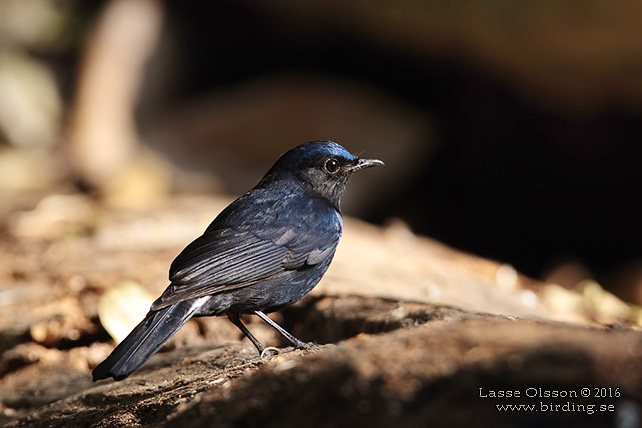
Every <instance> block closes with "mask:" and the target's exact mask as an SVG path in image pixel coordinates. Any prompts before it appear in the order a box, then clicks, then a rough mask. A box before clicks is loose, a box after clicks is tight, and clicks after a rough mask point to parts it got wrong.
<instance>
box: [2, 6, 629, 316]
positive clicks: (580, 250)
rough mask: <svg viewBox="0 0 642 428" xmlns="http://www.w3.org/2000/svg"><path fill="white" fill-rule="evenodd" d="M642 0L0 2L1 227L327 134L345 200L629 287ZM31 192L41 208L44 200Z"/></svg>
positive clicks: (416, 227) (534, 272)
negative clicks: (378, 165) (349, 156)
mask: <svg viewBox="0 0 642 428" xmlns="http://www.w3.org/2000/svg"><path fill="white" fill-rule="evenodd" d="M640 22H642V3H638V2H624V3H621V2H603V1H587V0H565V1H551V0H543V1H536V2H535V1H521V2H520V1H483V2H449V1H424V2H417V1H411V0H398V1H395V2H392V1H376V2H373V1H351V2H341V1H334V0H331V1H325V2H301V1H295V0H272V1H253V2H250V1H236V0H234V1H232V0H230V1H214V2H199V1H193V0H192V1H182V2H170V1H160V0H111V1H98V2H81V1H78V0H57V1H51V0H0V201H2V202H1V203H0V227H1V228H2V234H3V235H4V236H12V237H14V238H15V237H17V238H23V237H27V236H29V235H30V234H34V233H38V232H37V230H38V226H37V224H34V223H33V222H30V217H25V213H29V212H30V210H34V209H35V208H36V207H41V208H42V204H43V203H45V202H48V203H49V206H56V208H55V209H56V210H58V211H59V214H58V215H59V217H62V218H73V217H74V216H78V215H82V212H83V209H85V208H86V207H85V205H83V203H82V202H81V203H80V204H79V199H77V198H76V199H74V198H71V199H64V198H63V199H60V198H58V199H53V200H52V195H77V194H83V195H89V196H90V198H91V200H92V201H95V202H96V203H99V204H104V206H109V207H112V208H114V209H122V210H153V209H154V206H155V204H158V203H160V201H163V200H165V199H166V198H168V197H170V196H171V195H176V194H185V193H189V194H202V193H221V194H227V195H238V194H240V193H242V192H244V191H245V190H247V189H249V188H250V187H252V186H253V185H254V184H255V183H256V182H257V181H258V180H259V179H260V177H261V176H262V174H263V173H264V172H265V171H266V170H267V168H268V167H269V166H270V165H271V164H272V163H273V162H274V160H275V159H276V158H277V157H278V155H279V154H280V153H282V152H284V151H286V150H287V149H289V148H290V147H292V146H294V145H296V144H299V143H301V142H304V141H310V140H315V139H331V140H334V141H337V142H339V143H341V144H343V145H344V146H345V147H346V148H347V149H348V150H350V151H352V152H353V153H362V154H363V155H364V156H367V157H376V158H379V159H383V160H384V161H385V162H386V165H387V166H386V168H382V169H381V170H377V171H374V170H373V171H371V172H369V173H368V174H367V175H368V176H367V177H359V178H355V179H354V182H353V183H351V186H350V187H349V188H348V192H347V194H346V198H345V200H344V211H345V213H346V214H349V215H355V216H358V217H361V218H363V219H365V220H367V221H370V222H373V223H378V224H386V223H387V222H390V221H392V220H395V221H397V220H401V221H403V222H404V223H406V224H407V225H408V227H409V228H410V229H411V230H413V231H414V232H416V233H418V234H423V235H428V236H431V237H434V238H436V239H438V240H441V241H443V242H445V243H447V244H449V245H451V246H454V247H456V248H459V249H462V250H464V251H468V252H472V253H475V254H478V255H481V256H484V257H488V258H493V259H496V260H499V261H502V262H505V263H509V264H512V265H513V266H515V268H516V269H517V270H519V271H521V272H523V273H525V274H527V275H530V276H532V277H534V278H538V279H542V280H544V281H547V282H554V283H558V284H561V285H562V286H565V287H568V288H574V287H576V286H577V285H578V284H580V283H581V282H582V281H584V280H586V279H589V278H590V279H595V280H597V281H598V282H599V283H601V284H602V285H603V286H605V287H606V288H607V289H609V290H611V291H612V292H614V293H616V294H617V295H619V296H620V297H622V298H623V299H625V300H628V301H630V302H633V303H638V304H642V254H641V252H640V248H641V245H640V243H641V242H642V228H641V227H640V203H639V201H638V198H639V197H640V190H641V188H642V168H641V165H640V163H641V160H642V145H641V144H640V141H641V140H642V26H641V25H640ZM39 204H40V205H39Z"/></svg>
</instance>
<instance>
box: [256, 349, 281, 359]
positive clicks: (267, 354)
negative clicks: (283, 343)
mask: <svg viewBox="0 0 642 428" xmlns="http://www.w3.org/2000/svg"><path fill="white" fill-rule="evenodd" d="M280 352H281V351H280V350H279V348H275V347H274V346H268V347H267V348H265V349H263V350H262V351H261V358H269V357H273V356H275V355H278V354H279V353H280Z"/></svg>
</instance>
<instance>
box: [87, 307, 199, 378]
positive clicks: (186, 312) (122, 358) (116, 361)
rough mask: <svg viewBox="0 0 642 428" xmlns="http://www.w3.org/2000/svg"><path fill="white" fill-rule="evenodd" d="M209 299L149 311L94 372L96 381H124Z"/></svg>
mask: <svg viewBox="0 0 642 428" xmlns="http://www.w3.org/2000/svg"><path fill="white" fill-rule="evenodd" d="M205 300H207V298H205V297H201V298H199V299H194V300H187V301H184V302H179V303H175V304H173V305H170V306H167V307H165V308H162V309H159V310H157V311H149V312H148V313H147V316H145V319H144V320H142V321H141V322H140V323H139V324H138V325H137V326H136V327H135V328H134V329H133V330H132V332H131V333H129V335H128V336H127V337H126V338H125V340H123V341H122V342H120V344H118V346H116V349H114V350H113V351H112V353H111V354H110V355H109V356H108V357H107V358H106V359H105V361H103V362H102V363H100V364H99V365H98V366H96V368H95V369H94V371H93V379H94V382H95V381H97V380H99V379H106V378H108V377H110V376H111V377H113V378H114V380H122V379H125V378H126V377H127V376H129V375H130V374H131V373H132V372H133V371H134V370H136V369H137V368H139V367H140V366H142V365H143V363H145V361H147V360H148V359H149V358H150V357H151V356H152V355H154V354H155V353H156V352H157V351H158V350H159V349H160V348H161V347H162V346H163V345H164V344H165V343H166V342H167V341H168V340H169V339H170V337H172V336H173V335H174V333H176V332H177V331H178V330H179V329H180V328H181V327H182V326H183V325H184V324H185V323H186V322H187V321H189V319H190V318H192V316H193V315H194V313H195V312H196V311H197V310H198V309H199V308H200V307H201V306H202V304H203V303H204V302H205Z"/></svg>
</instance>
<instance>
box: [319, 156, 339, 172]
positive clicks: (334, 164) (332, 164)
mask: <svg viewBox="0 0 642 428" xmlns="http://www.w3.org/2000/svg"><path fill="white" fill-rule="evenodd" d="M323 167H324V168H325V170H326V171H328V172H329V173H330V174H336V173H337V171H339V169H340V168H341V164H340V163H339V161H338V160H336V159H335V158H330V159H328V160H327V161H325V165H323Z"/></svg>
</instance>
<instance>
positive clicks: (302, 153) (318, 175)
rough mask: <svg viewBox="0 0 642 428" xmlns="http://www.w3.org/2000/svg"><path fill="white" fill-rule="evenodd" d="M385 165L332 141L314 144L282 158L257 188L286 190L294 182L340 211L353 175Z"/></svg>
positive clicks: (303, 146) (295, 149)
mask: <svg viewBox="0 0 642 428" xmlns="http://www.w3.org/2000/svg"><path fill="white" fill-rule="evenodd" d="M383 164H384V163H383V162H382V161H380V160H377V159H360V158H359V157H357V156H354V155H352V154H351V153H350V152H348V151H347V150H346V149H344V148H343V147H342V146H341V145H339V144H337V143H335V142H332V141H312V142H309V143H303V144H300V145H298V146H296V147H294V148H293V149H290V150H288V151H287V152H285V153H284V154H283V155H281V157H280V158H279V160H277V161H276V163H275V164H274V166H272V168H270V170H269V171H268V172H267V174H265V176H264V177H263V179H262V180H261V182H260V183H259V185H258V186H259V187H268V186H277V187H279V186H281V187H282V188H287V186H288V180H294V181H295V183H294V184H296V185H297V186H299V187H301V186H302V187H303V189H304V190H305V191H309V192H311V194H313V195H314V196H316V197H320V198H323V199H326V200H327V201H328V202H330V203H331V204H332V205H334V206H335V207H336V208H337V209H338V208H339V201H340V199H341V195H342V194H343V190H344V188H345V185H346V183H347V182H348V179H349V178H350V176H351V175H352V173H353V172H355V171H358V170H360V169H365V168H370V167H373V166H377V165H383Z"/></svg>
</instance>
